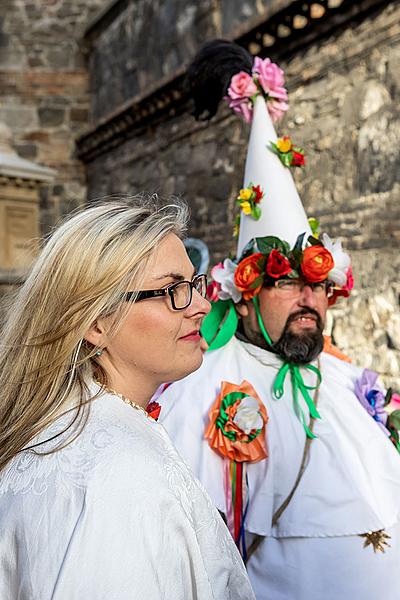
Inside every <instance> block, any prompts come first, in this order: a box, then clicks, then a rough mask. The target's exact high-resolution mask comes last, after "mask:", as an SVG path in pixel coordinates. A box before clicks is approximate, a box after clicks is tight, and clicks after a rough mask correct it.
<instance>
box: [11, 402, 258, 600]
mask: <svg viewBox="0 0 400 600" xmlns="http://www.w3.org/2000/svg"><path fill="white" fill-rule="evenodd" d="M70 420H71V418H70V417H68V418H66V417H62V418H60V419H59V420H58V421H56V422H55V423H54V424H53V425H52V426H51V427H49V428H48V429H47V430H45V431H44V432H43V433H42V434H41V439H48V438H49V437H50V436H52V435H54V433H55V432H57V431H61V430H62V428H63V426H65V424H66V423H68V422H69V421H70ZM57 444H59V439H58V440H57ZM54 446H55V442H54V441H53V442H48V443H47V444H45V445H44V446H41V447H40V448H41V450H39V451H43V449H44V448H46V449H49V448H50V447H54ZM0 477H1V479H0V598H1V600H50V599H52V600H161V599H162V600H195V599H196V600H220V599H234V600H249V599H253V598H254V595H253V592H252V590H251V587H250V584H249V581H248V577H247V574H246V572H245V569H244V566H243V563H242V560H241V557H240V555H239V553H238V552H237V550H236V547H235V545H234V543H233V542H232V540H231V538H230V535H229V532H228V530H227V529H226V527H225V525H224V523H223V521H222V519H221V518H220V515H219V514H218V513H217V511H216V510H215V508H213V506H212V504H211V501H210V499H209V497H208V496H207V494H206V493H205V492H204V490H203V488H202V487H201V486H200V484H199V483H198V481H196V480H195V479H194V478H193V476H192V474H191V473H190V471H189V470H188V468H187V466H186V465H185V464H184V463H183V461H182V459H181V458H180V457H179V456H178V454H177V452H176V450H175V448H174V447H173V445H172V444H171V441H170V439H169V437H168V435H167V433H166V432H165V430H164V428H163V427H162V426H161V425H160V424H159V423H157V422H155V421H153V420H152V419H151V418H148V417H147V416H146V415H145V414H144V413H142V412H141V411H138V410H135V409H133V408H132V407H131V406H129V405H127V404H125V403H124V402H122V400H120V399H119V398H117V397H116V396H114V395H111V394H103V395H101V396H99V397H98V398H96V399H94V400H93V402H92V403H91V407H90V414H89V420H88V422H87V424H86V426H85V427H84V429H83V432H82V433H81V434H80V435H79V436H78V437H77V438H76V439H75V441H73V442H72V443H71V444H70V445H68V446H66V447H65V448H64V449H61V450H59V451H57V452H55V453H54V454H50V455H47V456H38V455H35V454H32V453H31V452H28V451H24V452H22V453H20V454H19V455H18V456H17V457H15V458H14V459H13V460H12V461H11V462H10V463H9V464H8V465H7V466H6V468H5V469H4V470H3V471H2V473H1V475H0Z"/></svg>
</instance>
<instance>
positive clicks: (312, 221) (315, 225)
mask: <svg viewBox="0 0 400 600" xmlns="http://www.w3.org/2000/svg"><path fill="white" fill-rule="evenodd" d="M308 222H309V224H310V227H311V231H312V232H313V233H318V230H319V221H318V219H316V218H315V217H310V218H309V219H308Z"/></svg>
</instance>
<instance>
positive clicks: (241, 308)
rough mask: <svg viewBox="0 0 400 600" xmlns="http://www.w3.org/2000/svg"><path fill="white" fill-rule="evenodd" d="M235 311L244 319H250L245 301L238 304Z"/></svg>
mask: <svg viewBox="0 0 400 600" xmlns="http://www.w3.org/2000/svg"><path fill="white" fill-rule="evenodd" d="M235 309H236V312H237V313H238V315H240V316H241V317H242V318H245V317H248V315H249V308H248V306H247V303H246V302H245V301H244V300H242V301H241V302H239V303H238V304H235Z"/></svg>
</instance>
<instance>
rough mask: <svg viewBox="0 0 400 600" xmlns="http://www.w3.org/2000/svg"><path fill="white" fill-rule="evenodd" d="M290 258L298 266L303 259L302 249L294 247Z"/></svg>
mask: <svg viewBox="0 0 400 600" xmlns="http://www.w3.org/2000/svg"><path fill="white" fill-rule="evenodd" d="M292 258H293V260H294V264H295V265H296V267H297V266H299V265H300V264H301V261H302V260H303V250H302V249H301V248H294V250H292Z"/></svg>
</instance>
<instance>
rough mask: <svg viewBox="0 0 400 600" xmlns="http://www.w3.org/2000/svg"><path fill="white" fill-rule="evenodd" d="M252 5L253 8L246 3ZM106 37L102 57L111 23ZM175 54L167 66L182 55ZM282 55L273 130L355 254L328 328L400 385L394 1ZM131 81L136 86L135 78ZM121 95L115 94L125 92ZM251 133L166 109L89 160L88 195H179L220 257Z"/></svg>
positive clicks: (321, 211)
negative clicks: (350, 286) (347, 289)
mask: <svg viewBox="0 0 400 600" xmlns="http://www.w3.org/2000/svg"><path fill="white" fill-rule="evenodd" d="M138 4H139V3H138ZM171 4H175V5H178V4H179V2H177V3H173V2H171ZM260 4H262V3H258V2H255V3H254V5H253V8H252V9H251V7H250V9H251V10H253V14H254V12H255V11H256V10H258V9H259V5H260ZM185 5H187V6H192V4H191V3H185ZM193 6H194V5H193ZM192 10H194V8H193V9H192ZM193 14H195V13H193ZM176 23H177V22H176ZM150 30H151V27H150V26H149V30H148V31H150ZM204 31H207V32H208V31H209V29H207V28H205V30H204ZM217 31H220V30H218V28H217ZM107 35H108V36H109V37H107ZM152 35H154V32H153V33H152ZM160 35H161V34H160ZM102 36H103V37H102V40H101V43H100V42H99V48H98V49H97V50H96V52H99V56H100V46H101V45H103V46H104V49H105V48H106V47H107V44H108V43H109V42H111V41H112V39H113V38H114V34H113V33H112V31H111V30H109V33H107V30H105V31H104V32H103V34H102ZM187 39H189V38H187ZM160 48H161V49H162V48H163V46H160ZM190 49H191V46H190V45H188V46H187V48H186V49H185V53H184V55H185V56H186V54H187V53H188V52H189V50H190ZM146 52H147V50H146ZM165 52H166V50H165ZM180 59H181V60H182V59H183V57H180ZM143 60H144V63H143V64H147V63H148V61H150V58H149V55H148V54H146V55H144V56H141V55H140V48H139V49H138V56H137V64H140V61H143ZM154 60H155V63H156V64H161V62H162V61H161V57H160V56H158V58H157V57H156V58H154ZM171 61H172V63H173V64H172V63H171V64H172V67H173V66H175V64H177V63H178V62H179V61H178V60H177V61H176V62H175V63H174V61H173V60H172V59H171ZM282 66H283V67H284V68H285V70H286V74H287V80H288V87H289V92H290V99H291V109H290V111H289V114H288V117H287V118H286V121H285V122H284V123H282V124H281V126H280V132H281V133H284V132H289V133H290V134H291V135H292V136H293V138H294V139H295V140H296V142H297V143H298V144H299V145H303V146H304V147H305V149H306V152H307V168H306V170H305V172H302V173H296V180H297V184H298V186H299V190H300V192H301V196H302V198H303V201H304V204H305V206H306V209H307V212H308V214H309V215H314V216H316V217H318V218H319V219H320V221H321V224H322V226H323V229H325V230H326V231H327V232H328V233H329V234H331V235H332V236H334V237H341V238H342V240H343V241H344V243H345V245H346V247H347V248H349V249H350V250H351V251H352V256H353V262H354V272H355V280H356V290H355V292H354V294H353V296H352V298H351V299H350V300H349V301H343V300H342V301H341V302H338V304H337V306H336V307H334V309H333V310H332V311H331V316H330V320H329V329H330V330H331V331H332V334H333V337H334V340H335V342H336V343H337V344H338V346H339V347H340V348H341V349H342V350H344V351H345V352H346V353H348V354H349V355H350V356H351V357H352V358H353V359H354V360H355V361H356V362H358V363H361V364H363V365H365V366H368V367H372V368H374V369H376V370H379V371H381V372H382V373H383V375H384V377H385V379H386V381H387V382H388V383H392V382H396V381H397V384H400V380H399V366H400V339H399V337H400V328H399V325H400V318H399V293H400V287H399V283H398V276H397V273H398V272H399V268H400V258H399V237H400V215H399V209H398V206H399V190H400V185H399V184H400V181H399V180H400V175H399V169H398V167H397V165H398V164H399V158H400V157H399V154H400V149H399V144H398V139H399V130H400V111H399V104H400V103H399V100H400V89H399V87H400V79H399V73H400V69H399V67H400V6H399V5H398V3H395V2H388V4H387V6H386V7H385V9H384V10H380V11H379V12H376V13H375V14H370V16H369V17H368V18H366V19H364V20H363V21H362V22H360V23H357V22H355V23H351V24H349V26H347V27H346V28H343V29H342V30H341V31H340V32H337V33H335V34H334V35H332V36H331V37H330V38H329V39H327V38H324V39H322V40H321V41H320V42H319V43H318V44H314V45H313V46H312V47H310V48H308V49H307V50H306V51H304V52H302V54H301V55H297V56H294V57H292V58H291V60H290V61H287V63H286V64H282ZM92 67H93V68H94V77H100V75H99V69H98V68H97V67H96V66H95V64H94V63H92ZM172 67H171V68H172ZM160 68H161V67H159V69H160ZM167 70H168V69H167ZM148 72H149V73H152V75H151V76H152V77H153V78H155V77H158V76H160V74H161V73H163V74H165V72H164V71H163V70H161V71H160V70H158V71H157V70H154V71H152V69H150V68H149V70H148ZM138 81H139V80H138ZM102 85H103V84H102ZM143 85H144V88H145V87H146V85H147V83H146V82H145V83H144V84H143ZM100 87H101V86H100ZM114 87H115V86H114V83H113V85H111V86H110V87H109V93H110V95H111V97H112V95H113V93H114V92H115V90H113V88H114ZM144 88H143V89H144ZM132 89H133V88H132ZM136 89H137V90H138V91H140V89H142V88H141V87H140V85H139V83H138V82H137V88H136ZM118 94H120V95H119V96H118V98H117V97H115V100H114V102H115V104H117V103H118V102H119V101H120V100H122V99H123V97H124V95H123V92H121V91H119V92H118ZM105 97H106V93H105V91H104V90H103V89H101V90H100V93H99V97H96V94H95V95H94V102H93V106H94V112H95V114H102V113H103V112H104V110H105V103H104V98H105ZM247 137H248V127H247V126H246V125H245V124H243V123H241V122H240V121H239V120H238V119H237V118H236V117H234V116H232V115H231V114H229V112H228V111H227V110H226V109H225V108H224V109H223V110H221V112H220V114H219V115H218V116H217V117H216V118H214V119H213V121H212V122H211V123H210V124H209V125H207V124H203V123H200V124H198V123H195V122H194V121H193V120H192V119H191V117H190V116H189V115H184V116H179V117H178V116H176V117H171V118H170V119H169V120H167V121H165V122H163V123H161V124H159V125H157V127H154V128H152V129H148V130H147V131H145V132H144V133H142V134H141V135H138V136H136V137H135V138H132V139H130V140H127V141H126V142H125V143H124V144H123V145H121V146H119V147H117V148H115V149H113V150H110V151H109V152H108V153H107V154H104V155H101V156H99V157H98V158H97V159H95V160H94V161H93V162H90V163H88V165H87V170H88V185H89V197H98V196H102V195H104V194H110V193H117V194H118V193H119V192H125V193H126V192H127V193H135V192H139V191H142V190H147V191H149V192H152V191H158V192H159V193H160V194H161V195H163V196H167V195H169V194H171V193H174V194H178V195H183V196H184V197H185V198H186V199H187V200H188V201H189V203H190V206H191V211H192V223H191V231H190V235H193V236H197V237H200V238H202V239H204V240H205V241H206V243H207V244H208V245H209V248H210V251H211V254H212V259H214V261H217V260H218V259H220V258H221V257H223V256H224V255H226V254H227V253H228V252H229V251H233V250H234V243H233V242H232V239H231V230H232V225H233V210H232V209H233V206H234V196H235V193H236V192H237V190H238V188H239V186H240V185H241V179H242V174H243V164H244V158H245V153H246V143H247Z"/></svg>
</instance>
